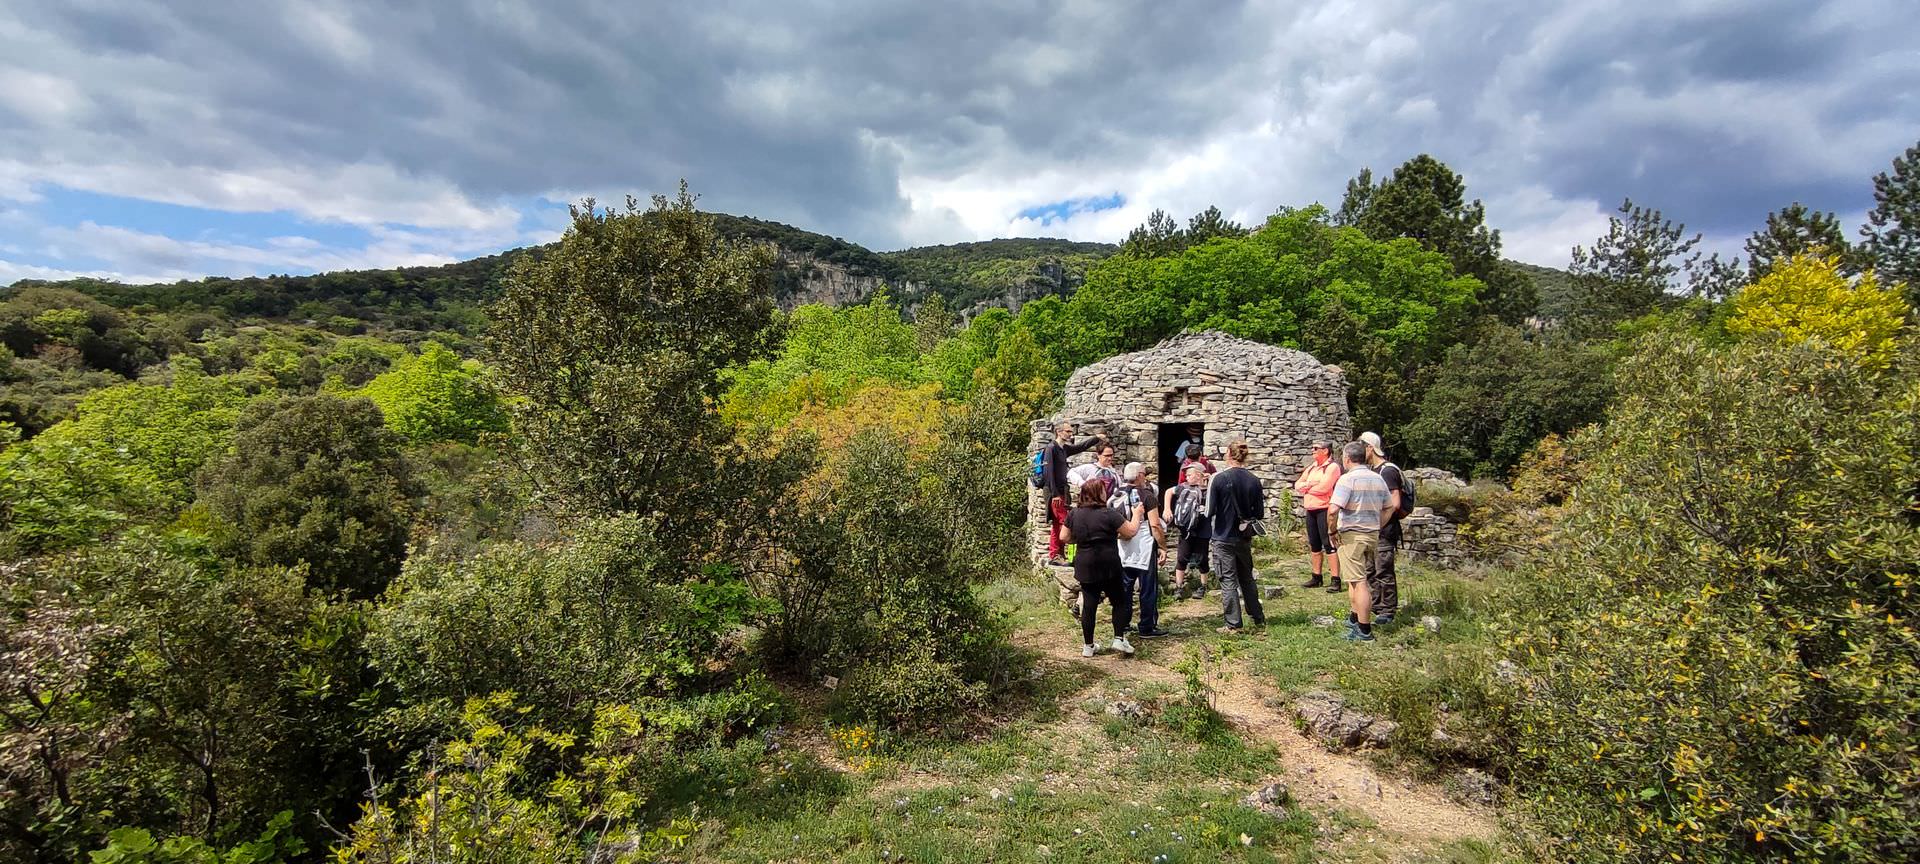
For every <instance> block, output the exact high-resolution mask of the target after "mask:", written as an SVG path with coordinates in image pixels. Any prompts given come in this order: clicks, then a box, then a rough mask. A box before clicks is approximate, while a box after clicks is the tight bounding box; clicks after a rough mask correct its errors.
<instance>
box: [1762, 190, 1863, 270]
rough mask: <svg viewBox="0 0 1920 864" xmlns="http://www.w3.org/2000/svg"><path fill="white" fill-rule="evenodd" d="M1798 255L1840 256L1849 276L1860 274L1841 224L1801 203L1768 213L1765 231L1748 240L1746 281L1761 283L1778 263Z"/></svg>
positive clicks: (1830, 216)
mask: <svg viewBox="0 0 1920 864" xmlns="http://www.w3.org/2000/svg"><path fill="white" fill-rule="evenodd" d="M1796 255H1822V256H1825V255H1832V256H1837V257H1838V258H1839V259H1840V260H1841V261H1842V262H1843V263H1844V264H1845V266H1846V267H1847V268H1848V270H1849V272H1858V268H1857V267H1855V264H1856V262H1855V260H1854V258H1855V256H1854V254H1853V247H1852V246H1850V245H1848V243H1847V236H1846V235H1845V234H1844V233H1842V232H1841V231H1840V220H1839V219H1836V218H1834V215H1833V214H1832V213H1822V212H1820V211H1818V210H1809V209H1807V207H1806V206H1805V205H1802V204H1801V203H1800V202H1798V201H1795V202H1793V203H1792V204H1790V205H1788V206H1786V207H1783V208H1781V209H1779V210H1775V211H1773V212H1772V213H1768V214H1767V224H1766V227H1764V228H1761V229H1760V230H1758V231H1755V232H1753V236H1751V237H1748V238H1747V277H1748V279H1749V280H1753V279H1759V278H1760V277H1762V276H1765V275H1767V274H1768V273H1769V272H1771V271H1772V270H1773V266H1774V264H1775V263H1776V262H1785V261H1786V260H1787V259H1789V258H1792V257H1794V256H1796Z"/></svg>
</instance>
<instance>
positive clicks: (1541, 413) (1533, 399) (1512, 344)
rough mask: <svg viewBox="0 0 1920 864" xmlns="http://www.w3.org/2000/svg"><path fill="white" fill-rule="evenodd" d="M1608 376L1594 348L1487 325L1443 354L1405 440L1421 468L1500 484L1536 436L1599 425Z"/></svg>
mask: <svg viewBox="0 0 1920 864" xmlns="http://www.w3.org/2000/svg"><path fill="white" fill-rule="evenodd" d="M1611 375H1612V373H1611V370H1610V369H1609V368H1608V360H1607V356H1606V354H1605V353H1604V352H1603V351H1601V350H1599V349H1598V348H1596V347H1594V346H1591V345H1587V344H1584V343H1579V342H1575V341H1573V340H1571V339H1564V338H1545V339H1539V338H1536V339H1529V338H1528V337H1527V334H1525V333H1524V332H1522V331H1521V330H1519V329H1518V328H1515V327H1510V326H1506V325H1491V326H1488V327H1485V328H1482V329H1480V330H1479V331H1477V332H1475V333H1474V334H1473V335H1472V336H1470V337H1468V339H1467V341H1465V342H1464V343H1462V344H1459V345H1455V346H1453V347H1452V348H1449V349H1447V356H1446V358H1445V359H1444V360H1442V361H1441V362H1440V363H1439V364H1438V365H1436V366H1435V367H1434V370H1433V382H1432V384H1430V385H1429V386H1428V387H1427V390H1426V393H1425V395H1423V396H1422V397H1421V400H1420V413H1419V416H1418V417H1417V419H1415V420H1414V421H1413V422H1412V423H1411V424H1409V425H1408V426H1407V427H1406V431H1405V432H1403V433H1402V434H1403V435H1405V436H1406V442H1405V443H1406V446H1407V449H1408V450H1409V451H1410V452H1411V453H1412V454H1413V456H1414V458H1415V459H1417V460H1419V462H1420V463H1421V464H1425V465H1437V466H1440V467H1442V468H1447V469H1449V470H1452V471H1455V472H1458V473H1461V474H1467V475H1472V476H1476V477H1478V476H1491V477H1495V478H1502V477H1505V476H1506V475H1507V473H1508V472H1509V471H1511V470H1512V469H1513V467H1514V466H1515V465H1516V464H1518V463H1519V461H1520V458H1521V457H1522V456H1524V455H1525V454H1526V453H1527V451H1528V450H1530V449H1531V448H1532V447H1533V445H1534V444H1535V443H1536V442H1538V441H1539V440H1540V439H1541V438H1544V437H1546V436H1547V435H1565V434H1567V433H1569V432H1572V431H1574V430H1576V429H1580V428H1582V427H1584V426H1586V425H1588V424H1590V423H1595V422H1598V421H1599V420H1600V419H1601V416H1602V412H1603V411H1604V409H1605V408H1606V405H1607V399H1608V397H1609V396H1610V394H1611V389H1610V386H1611V380H1612V377H1611Z"/></svg>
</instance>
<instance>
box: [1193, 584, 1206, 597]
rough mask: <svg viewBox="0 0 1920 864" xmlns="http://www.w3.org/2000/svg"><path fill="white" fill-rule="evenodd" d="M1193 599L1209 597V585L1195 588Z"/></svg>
mask: <svg viewBox="0 0 1920 864" xmlns="http://www.w3.org/2000/svg"><path fill="white" fill-rule="evenodd" d="M1193 599H1195V600H1205V599H1207V586H1205V585H1202V586H1200V587H1198V588H1195V589H1193Z"/></svg>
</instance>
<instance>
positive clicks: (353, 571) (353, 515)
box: [200, 394, 420, 597]
mask: <svg viewBox="0 0 1920 864" xmlns="http://www.w3.org/2000/svg"><path fill="white" fill-rule="evenodd" d="M200 484H201V495H200V500H201V503H203V504H205V505H206V506H207V507H208V508H209V509H210V510H211V511H212V513H213V514H214V515H216V516H218V517H219V522H218V523H216V524H215V525H214V526H213V528H214V533H215V535H216V536H215V540H216V543H217V545H218V547H219V549H220V550H221V551H222V552H223V553H225V554H227V555H229V556H231V557H233V558H235V559H238V560H240V561H244V562H249V563H253V564H260V565H277V566H283V567H293V566H296V565H301V564H304V565H306V568H307V580H308V583H309V584H311V585H313V586H314V587H316V588H319V589H321V590H324V591H345V592H347V593H348V594H350V595H353V596H357V597H369V596H372V595H374V594H377V593H379V591H380V589H381V588H383V587H385V586H386V584H387V581H388V580H389V579H392V578H393V576H394V574H395V573H398V572H399V570H400V562H401V560H402V559H404V558H405V557H406V551H407V538H408V532H409V527H410V521H411V519H412V514H413V509H414V499H416V498H417V497H419V495H420V488H419V485H418V483H417V482H416V481H415V480H414V479H413V475H412V471H411V469H410V468H409V467H408V464H407V460H406V457H405V455H404V454H403V453H402V452H401V449H400V436H398V435H396V434H394V433H393V432H392V431H390V430H388V429H387V428H386V425H385V423H384V421H383V419H382V418H381V416H380V409H379V408H376V407H374V404H373V403H372V402H370V401H368V400H366V399H343V398H341V397H338V396H332V395H326V394H321V395H314V396H297V397H291V398H283V399H276V400H267V401H263V402H257V403H255V404H253V405H251V406H249V407H248V409H247V411H246V413H245V414H243V415H242V416H241V418H240V421H239V424H238V431H237V433H236V434H235V436H234V443H233V452H232V453H231V454H230V455H228V456H227V457H226V458H225V459H222V460H220V461H218V462H215V463H213V464H210V465H208V466H207V468H206V470H205V471H204V472H203V473H202V475H201V478H200Z"/></svg>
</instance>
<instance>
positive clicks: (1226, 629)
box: [1213, 624, 1240, 636]
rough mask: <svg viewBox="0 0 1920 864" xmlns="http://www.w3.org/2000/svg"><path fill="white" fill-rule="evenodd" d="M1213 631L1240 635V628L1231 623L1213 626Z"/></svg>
mask: <svg viewBox="0 0 1920 864" xmlns="http://www.w3.org/2000/svg"><path fill="white" fill-rule="evenodd" d="M1213 632H1215V633H1218V634H1220V635H1222V636H1238V635H1240V628H1238V627H1235V626H1233V625H1232V624H1222V625H1220V626H1218V627H1215V628H1213Z"/></svg>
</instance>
